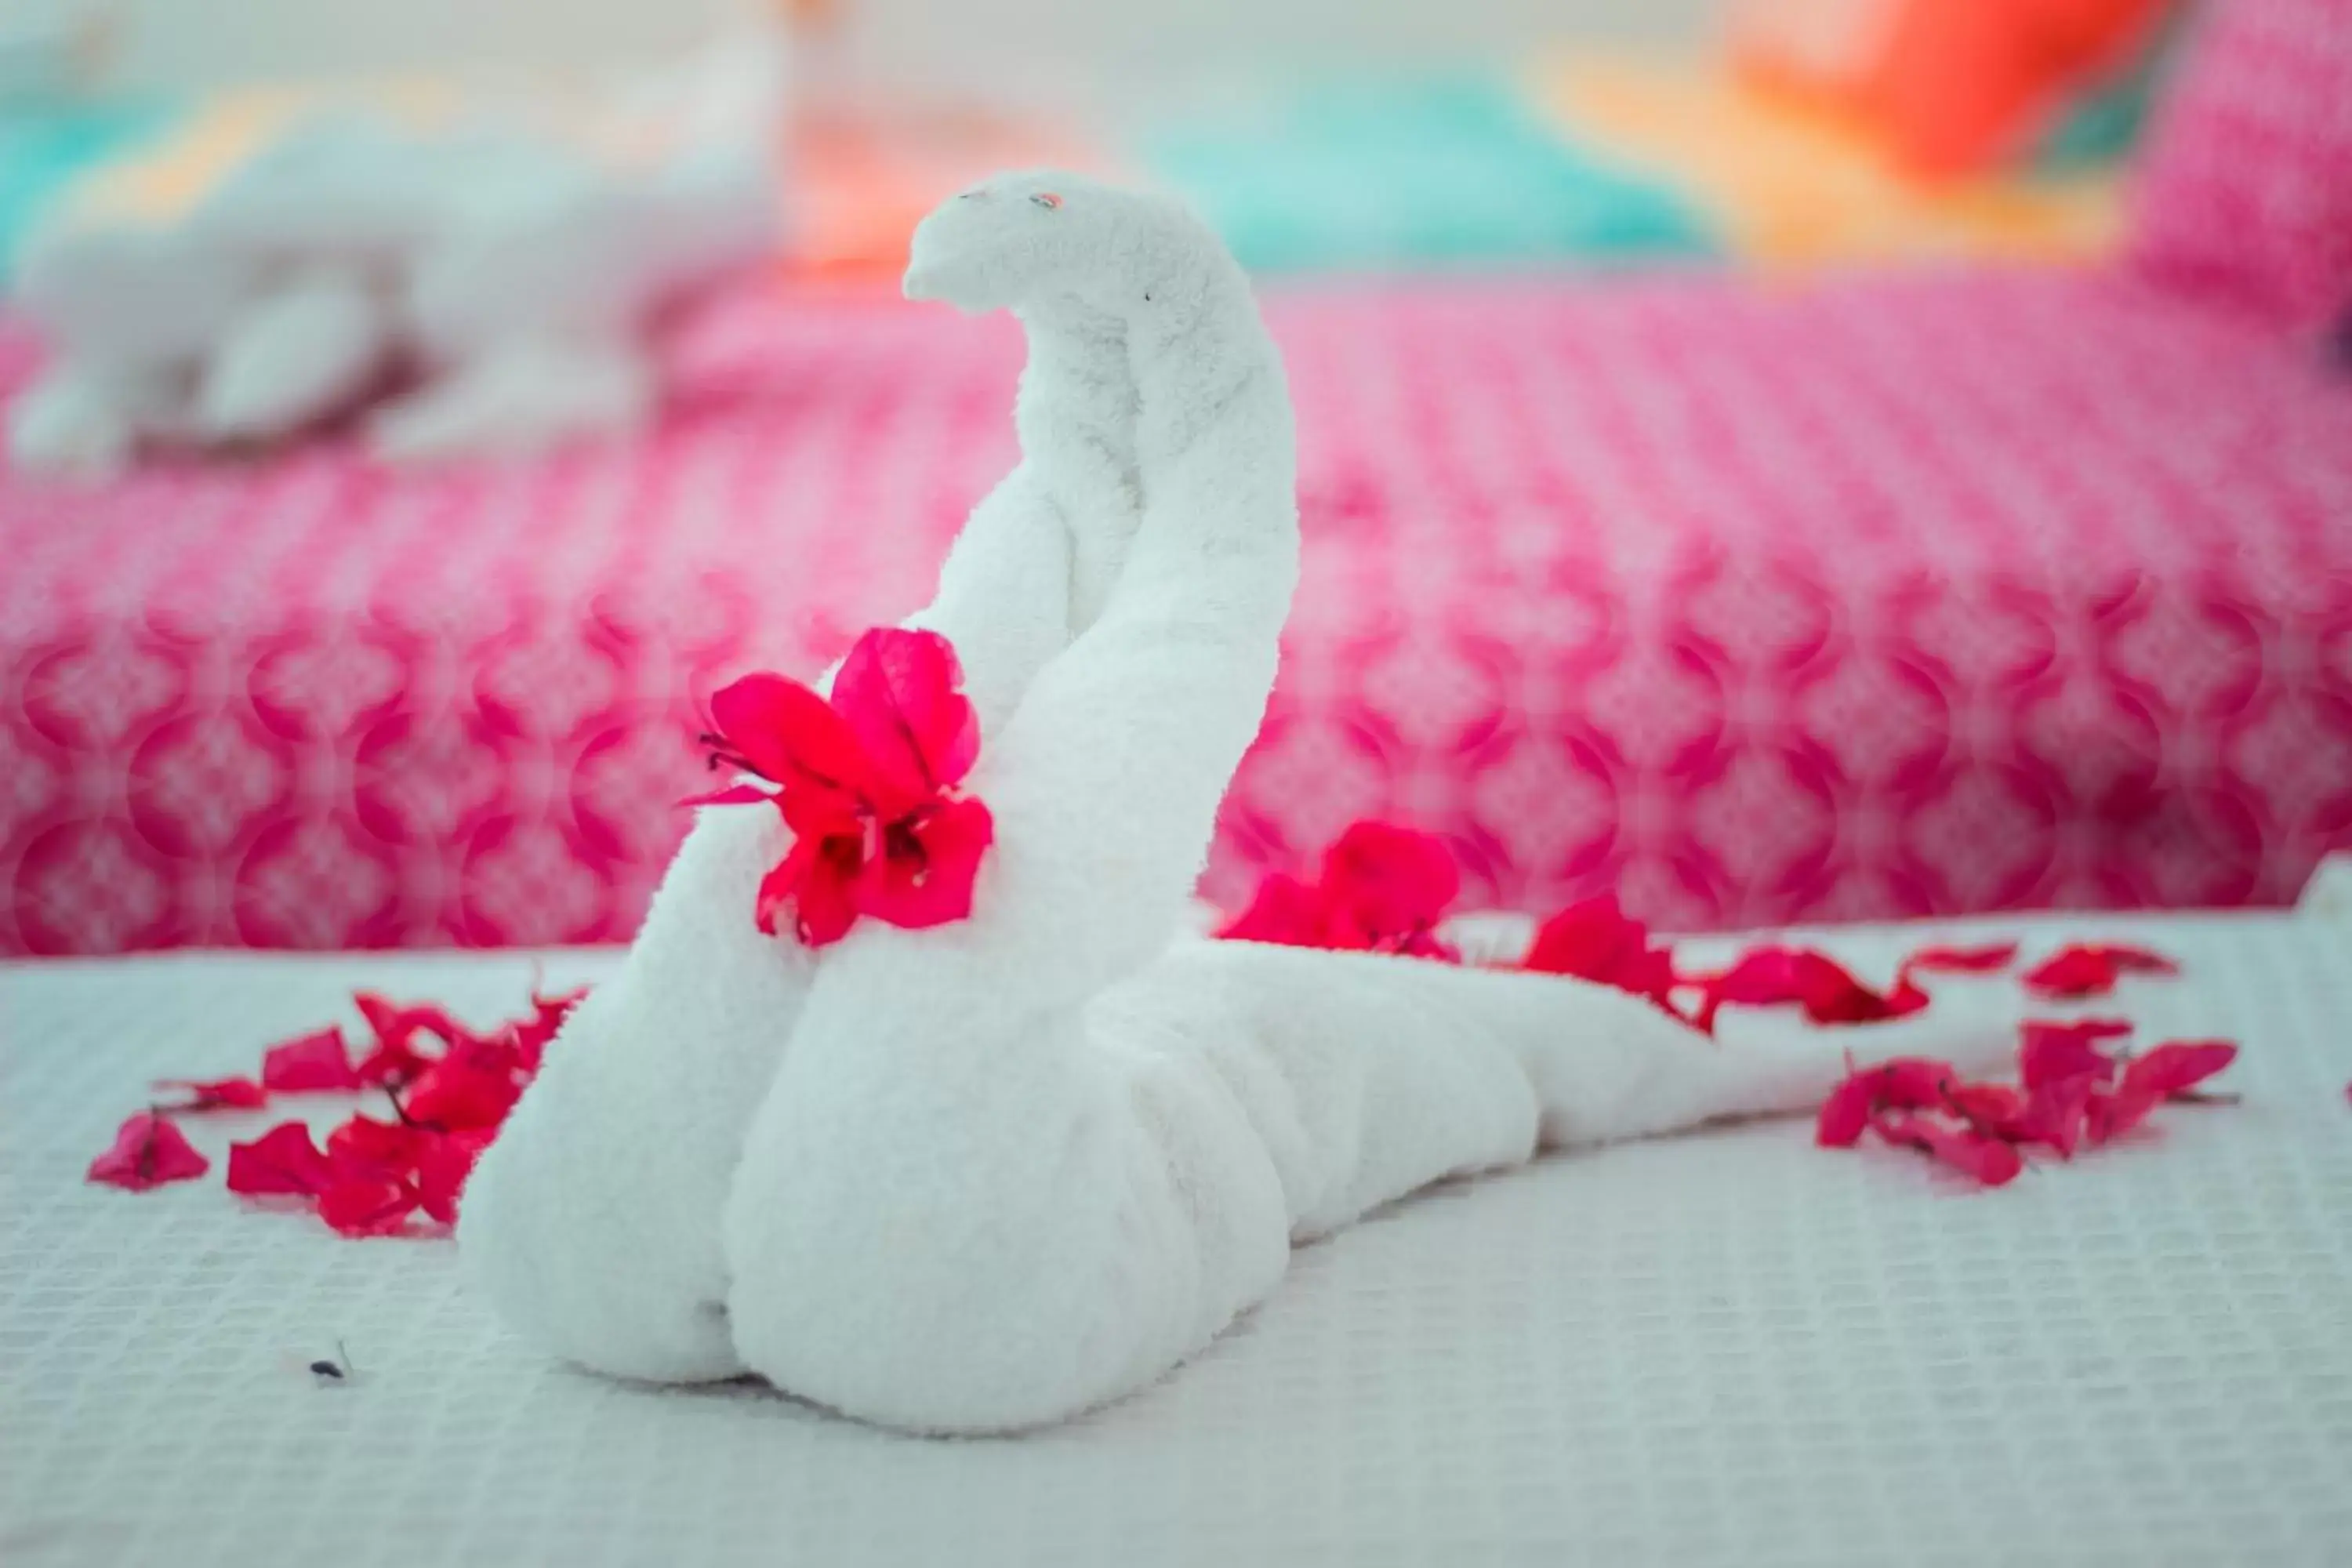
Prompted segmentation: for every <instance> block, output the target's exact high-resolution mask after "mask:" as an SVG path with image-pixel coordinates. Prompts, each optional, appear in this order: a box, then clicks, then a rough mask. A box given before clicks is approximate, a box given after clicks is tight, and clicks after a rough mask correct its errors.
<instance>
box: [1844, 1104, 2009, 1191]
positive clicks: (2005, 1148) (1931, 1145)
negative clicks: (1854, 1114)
mask: <svg viewBox="0 0 2352 1568" xmlns="http://www.w3.org/2000/svg"><path fill="white" fill-rule="evenodd" d="M1870 1126H1871V1131H1874V1132H1875V1133H1877V1134H1878V1135H1879V1137H1881V1138H1883V1139H1885V1141H1886V1142H1889V1143H1892V1144H1894V1145H1895V1146H1896V1147H1898V1148H1905V1149H1916V1150H1918V1151H1919V1152H1921V1153H1924V1154H1926V1155H1927V1156H1929V1157H1930V1158H1931V1159H1934V1160H1937V1161H1938V1162H1940V1163H1943V1164H1946V1165H1948V1166H1950V1167H1951V1168H1952V1169H1953V1170H1955V1171H1958V1172H1960V1173H1963V1174H1965V1175H1968V1176H1970V1177H1972V1178H1974V1179H1975V1180H1976V1181H1977V1182H1978V1183H1979V1184H1980V1185H1983V1186H1988V1187H1998V1186H2003V1185H2005V1184H2008V1183H2010V1182H2012V1181H2015V1180H2016V1179H2017V1174H2018V1173H2019V1172H2021V1171H2022V1170H2024V1169H2025V1159H2024V1157H2023V1156H2022V1155H2021V1154H2020V1153H2018V1152H2017V1150H2016V1149H2015V1148H2014V1147H2013V1146H2011V1144H2009V1143H2005V1142H2002V1141H2001V1140H2000V1139H1998V1138H1988V1137H1986V1136H1985V1135H1984V1134H1982V1133H1979V1132H1975V1131H1969V1129H1967V1128H1961V1127H1951V1126H1947V1125H1946V1124H1945V1123H1943V1122H1941V1121H1937V1120H1936V1119H1935V1118H1934V1117H1932V1116H1924V1115H1916V1114H1913V1115H1905V1114H1899V1113H1892V1114H1888V1115H1884V1116H1880V1117H1877V1118H1875V1119H1874V1120H1873V1121H1872V1122H1871V1124H1870Z"/></svg>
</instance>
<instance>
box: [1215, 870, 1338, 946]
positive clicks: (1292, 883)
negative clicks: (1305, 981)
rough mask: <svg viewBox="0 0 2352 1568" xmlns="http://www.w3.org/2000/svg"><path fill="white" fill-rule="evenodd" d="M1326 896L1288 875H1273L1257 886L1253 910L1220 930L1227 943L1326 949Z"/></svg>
mask: <svg viewBox="0 0 2352 1568" xmlns="http://www.w3.org/2000/svg"><path fill="white" fill-rule="evenodd" d="M1323 923H1324V922H1323V895H1322V891H1321V889H1318V888H1317V887H1315V886H1314V885H1313V884H1311V883H1307V882H1302V881H1300V880H1299V879H1297V878H1296V877H1294V876H1292V875H1290V874H1289V873H1288V872H1286V871H1276V872H1272V873H1270V874H1269V875H1268V876H1267V877H1266V879H1265V880H1264V881H1262V882H1260V883H1259V884H1258V885H1257V892H1256V894H1255V896H1254V897H1253V898H1252V899H1251V900H1250V901H1249V907H1248V908H1246V909H1244V910H1242V912H1241V913H1239V914H1237V915H1235V916H1234V917H1233V918H1232V919H1231V920H1229V921H1226V922H1225V923H1224V924H1223V925H1222V926H1219V927H1218V928H1217V931H1216V935H1217V936H1218V938H1219V939H1221V940H1223V941H1225V942H1272V943H1275V944H1276V945H1278V946H1282V947H1321V946H1322V945H1323V940H1322V937H1323Z"/></svg>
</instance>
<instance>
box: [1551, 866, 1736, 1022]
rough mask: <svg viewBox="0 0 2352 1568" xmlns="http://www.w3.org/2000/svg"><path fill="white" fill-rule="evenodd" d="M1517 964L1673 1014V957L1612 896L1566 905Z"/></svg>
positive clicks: (1709, 1016) (1710, 1016) (1708, 1018)
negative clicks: (1609, 989) (1609, 988)
mask: <svg viewBox="0 0 2352 1568" xmlns="http://www.w3.org/2000/svg"><path fill="white" fill-rule="evenodd" d="M1519 962H1520V967H1522V968H1524V969H1532V970H1536V971H1538V972H1539V973H1545V974H1567V975H1572V976H1574V977H1575V978H1577V979H1580V980H1590V981H1593V982H1595V983H1596V984H1602V985H1613V986H1615V987H1616V988H1617V989H1618V990H1620V991H1630V992H1632V993H1633V994H1634V995H1636V996H1646V997H1648V998H1649V999H1650V1000H1651V1001H1652V1002H1654V1003H1656V1004H1657V1005H1659V1006H1661V1007H1664V1009H1666V1011H1668V1012H1670V1013H1671V1012H1674V1010H1675V1009H1674V1005H1673V1002H1672V994H1673V991H1674V988H1675V959H1674V953H1673V952H1672V951H1671V950H1669V949H1667V948H1664V947H1653V946H1651V945H1650V932H1649V928H1648V927H1646V926H1644V925H1643V923H1642V922H1641V921H1637V920H1632V919H1629V918H1628V917H1627V916H1626V914H1625V912H1624V910H1622V909H1621V908H1619V907H1618V903H1617V899H1616V896H1615V895H1614V894H1603V895H1601V897H1599V898H1596V899H1586V900H1583V901H1582V902H1580V903H1575V904H1570V906H1569V907H1568V908H1566V909H1564V910H1560V911H1559V913H1558V914H1555V915H1553V916H1552V917H1551V918H1550V919H1549V920H1548V921H1544V923H1543V924H1542V925H1541V926H1539V927H1538V928H1537V931H1536V936H1535V941H1534V942H1532V943H1530V944H1529V945H1528V952H1527V956H1526V957H1525V958H1523V959H1521V960H1520V961H1519ZM1677 1016H1679V1015H1677ZM1713 1018H1714V1014H1713V1012H1712V1010H1709V1011H1708V1012H1707V1013H1706V1024H1702V1027H1705V1026H1707V1024H1711V1023H1712V1021H1713Z"/></svg>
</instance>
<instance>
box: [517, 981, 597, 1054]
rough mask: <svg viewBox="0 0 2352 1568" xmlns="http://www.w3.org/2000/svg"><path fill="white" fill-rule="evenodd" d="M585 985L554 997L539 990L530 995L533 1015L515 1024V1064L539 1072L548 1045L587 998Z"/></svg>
mask: <svg viewBox="0 0 2352 1568" xmlns="http://www.w3.org/2000/svg"><path fill="white" fill-rule="evenodd" d="M587 995H588V988H587V987H586V986H584V985H583V986H580V987H579V988H577V989H576V990H572V991H566V992H562V993H560V994H556V995H553V996H542V995H541V994H539V993H538V992H537V991H533V992H532V993H531V994H530V1007H531V1016H530V1017H528V1018H523V1019H519V1020H518V1021H517V1022H516V1023H515V1025H514V1049H515V1066H516V1067H517V1068H519V1069H520V1070H521V1071H522V1072H523V1073H524V1074H525V1075H526V1076H528V1075H530V1074H531V1073H535V1072H537V1071H539V1064H540V1060H541V1057H542V1056H543V1055H544V1054H545V1052H546V1050H547V1047H548V1046H549V1045H550V1044H551V1043H552V1042H553V1040H554V1039H555V1037H556V1034H557V1032H558V1031H559V1030H561V1029H562V1027H563V1024H564V1021H565V1020H566V1019H568V1018H569V1017H571V1016H572V1009H574V1008H576V1007H578V1006H579V1005H580V1004H581V1003H582V1002H583V1000H585V999H586V997H587Z"/></svg>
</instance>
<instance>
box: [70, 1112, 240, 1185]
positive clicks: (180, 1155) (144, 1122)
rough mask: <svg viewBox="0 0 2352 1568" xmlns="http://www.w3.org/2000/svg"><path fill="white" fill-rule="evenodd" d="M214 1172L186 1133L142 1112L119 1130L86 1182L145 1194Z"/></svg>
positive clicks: (90, 1165) (163, 1118) (161, 1118)
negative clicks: (210, 1171) (149, 1190)
mask: <svg viewBox="0 0 2352 1568" xmlns="http://www.w3.org/2000/svg"><path fill="white" fill-rule="evenodd" d="M211 1169H212V1162H211V1161H210V1160H207V1159H205V1156H204V1154H203V1152H201V1151H199V1150H198V1149H197V1148H196V1146H195V1145H194V1144H193V1143H191V1142H188V1135H187V1134H186V1133H184V1132H183V1131H180V1130H179V1129H178V1128H177V1127H174V1126H173V1125H172V1123H171V1121H170V1120H169V1119H168V1118H166V1117H163V1116H162V1115H159V1114H157V1113H156V1112H154V1111H152V1110H142V1111H140V1112H139V1113H138V1114H137V1115H135V1116H133V1117H131V1118H130V1120H128V1121H124V1122H123V1124H122V1125H121V1127H119V1128H117V1129H115V1132H114V1142H111V1143H110V1144H108V1145H107V1147H106V1152H104V1153H102V1154H100V1156H99V1157H98V1158H97V1159H95V1160H92V1161H91V1162H90V1163H89V1171H88V1172H87V1173H85V1176H84V1179H85V1180H87V1181H91V1182H96V1183H99V1184H101V1185H104V1186H110V1187H121V1188H122V1189H123V1190H125V1191H126V1192H133V1193H143V1192H145V1191H147V1190H148V1189H149V1188H151V1187H160V1186H163V1185H164V1184H166V1183H169V1182H186V1181H193V1180H194V1179H195V1178H196V1177H198V1176H201V1175H203V1174H204V1173H205V1172H206V1171H209V1170H211Z"/></svg>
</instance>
